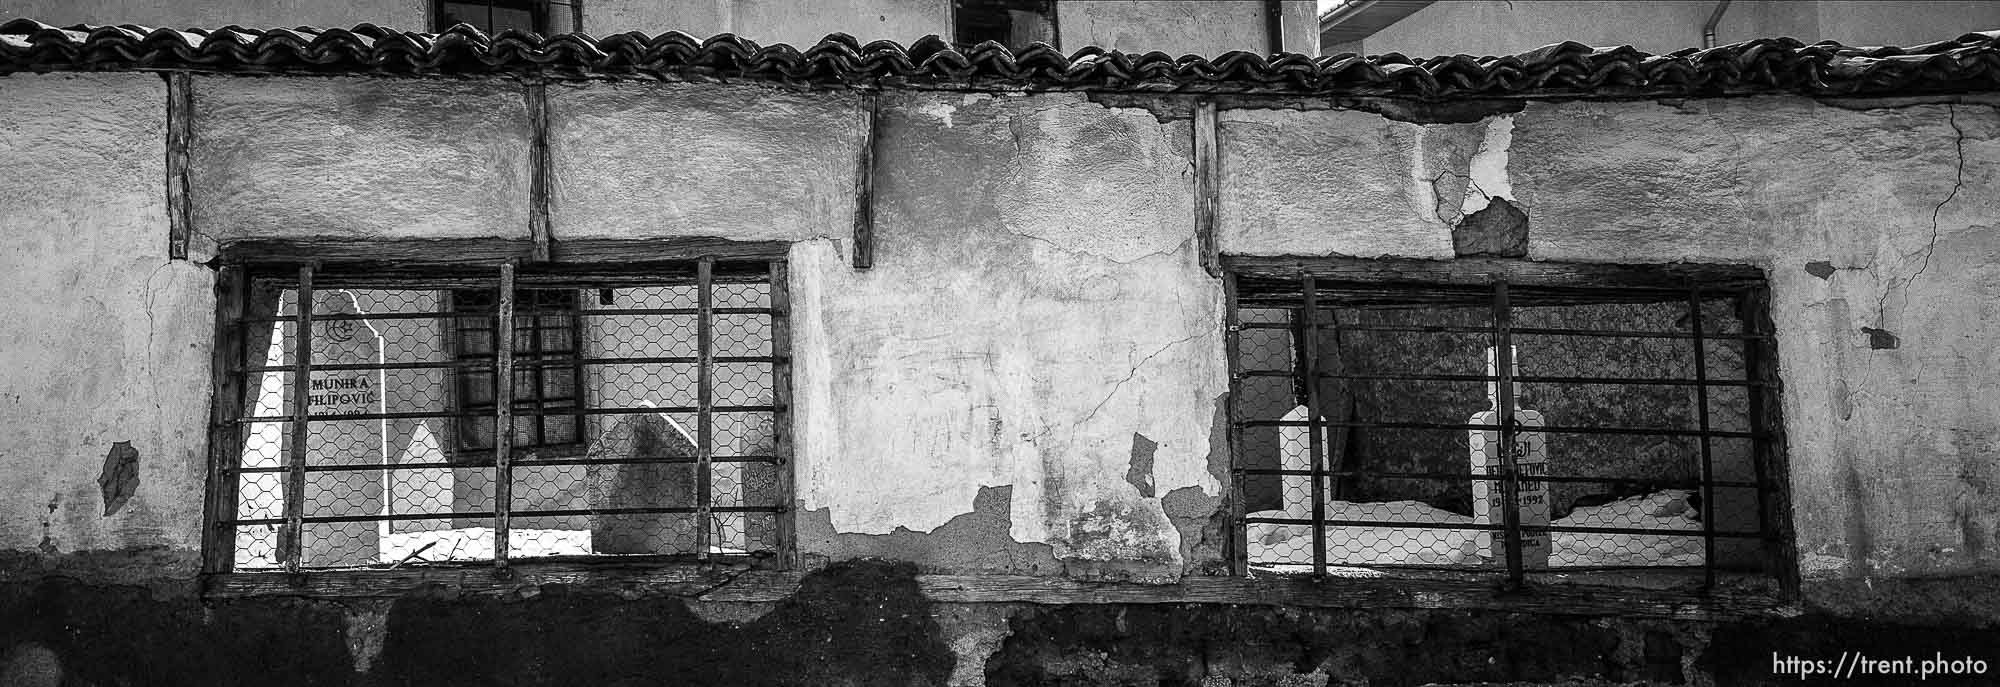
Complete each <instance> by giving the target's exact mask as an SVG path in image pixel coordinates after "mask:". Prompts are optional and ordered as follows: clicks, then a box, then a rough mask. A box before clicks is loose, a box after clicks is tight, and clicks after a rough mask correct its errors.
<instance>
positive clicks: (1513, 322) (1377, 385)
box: [1228, 257, 1787, 584]
mask: <svg viewBox="0 0 2000 687" xmlns="http://www.w3.org/2000/svg"><path fill="white" fill-rule="evenodd" d="M1229 262H1230V265H1231V269H1232V272H1231V274H1230V277H1229V278H1230V282H1229V286H1228V288H1229V290H1230V306H1231V308H1230V322H1229V337H1228V341H1229V351H1230V359H1231V366H1232V367H1231V370H1232V371H1231V380H1232V382H1231V394H1230V399H1231V408H1230V412H1231V420H1232V423H1231V433H1232V437H1231V439H1232V446H1233V447H1234V455H1235V462H1236V468H1237V469H1236V471H1235V475H1236V478H1235V485H1234V493H1235V494H1236V496H1237V501H1238V502H1239V504H1240V505H1239V508H1240V510H1239V511H1238V514H1239V517H1238V527H1237V528H1236V532H1237V535H1238V540H1237V543H1238V546H1237V547H1236V555H1237V561H1238V568H1239V570H1245V571H1257V572H1265V573H1281V574H1283V573H1293V574H1309V575H1314V576H1324V575H1330V574H1332V575H1340V574H1362V575H1374V574H1380V570H1382V569H1400V570H1405V571H1409V572H1408V574H1419V573H1418V572H1417V571H1422V570H1456V571H1483V572H1481V573H1480V574H1491V575H1493V576H1495V577H1502V576H1504V579H1505V580H1507V581H1510V582H1515V583H1518V582H1520V581H1522V580H1523V579H1524V578H1525V577H1527V576H1529V575H1532V574H1539V573H1542V572H1562V573H1575V572H1579V571H1613V570H1617V571H1629V572H1633V573H1635V574H1641V575H1650V574H1655V572H1648V571H1649V570H1656V571H1659V572H1665V573H1667V574H1669V575H1671V576H1673V577H1680V578H1683V579H1684V578H1685V577H1687V576H1690V575H1692V576H1696V577H1698V578H1699V579H1700V580H1701V581H1702V583H1703V584H1713V583H1714V581H1715V578H1716V575H1717V574H1718V573H1732V574H1736V573H1742V574H1748V575H1750V576H1752V577H1755V578H1759V579H1765V578H1770V577H1773V576H1781V575H1782V574H1783V570H1784V569H1785V561H1786V560H1787V556H1786V555H1785V553H1784V551H1783V549H1782V546H1783V544H1784V537H1783V536H1781V533H1782V532H1784V527H1783V521H1784V518H1783V517H1782V516H1781V515H1780V513H1781V512H1782V510H1783V501H1784V494H1783V492H1782V490H1781V489H1780V487H1779V484H1780V482H1779V478H1778V476H1780V475H1782V474H1783V471H1782V469H1781V467H1780V466H1781V458H1782V456H1781V453H1782V452H1781V450H1780V448H1779V447H1780V442H1779V438H1780V437H1779V434H1778V428H1779V427H1780V424H1779V423H1778V422H1777V415H1776V413H1777V407H1778V403H1777V399H1776V395H1775V392H1776V386H1777V384H1776V377H1775V366H1774V364H1773V361H1774V359H1775V354H1774V349H1773V348H1772V339H1771V335H1770V333H1769V331H1770V330H1769V325H1768V323H1767V322H1766V315H1765V305H1764V304H1765V287H1764V285H1763V281H1762V277H1761V275H1760V274H1759V273H1758V272H1757V271H1756V270H1754V269H1749V268H1736V267H1728V266H1690V265H1670V266H1649V267H1638V266H1594V265H1551V264H1545V263H1529V262H1521V261H1498V260H1458V261H1454V262H1429V261H1399V260H1379V261H1369V260H1334V259H1326V260H1288V259H1275V258H1243V257H1238V258H1231V259H1230V261H1229ZM1501 447H1506V448H1505V449H1504V450H1503V449H1502V448H1501Z"/></svg>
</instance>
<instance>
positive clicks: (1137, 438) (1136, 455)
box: [1125, 432, 1160, 498]
mask: <svg viewBox="0 0 2000 687" xmlns="http://www.w3.org/2000/svg"><path fill="white" fill-rule="evenodd" d="M1159 449H1160V444H1159V442H1156V441H1153V440H1152V439H1148V438H1146V435H1144V434H1140V433H1138V432H1133V433H1132V459H1131V462H1130V463H1129V464H1128V466H1127V467H1126V468H1125V482H1126V483H1128V484H1131V485H1132V487H1133V488H1135V489H1138V490H1139V495H1140V496H1144V497H1146V498H1152V497H1153V454H1154V453H1155V452H1157V451H1159Z"/></svg>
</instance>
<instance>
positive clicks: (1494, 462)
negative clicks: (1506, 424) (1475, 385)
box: [1466, 347, 1549, 568]
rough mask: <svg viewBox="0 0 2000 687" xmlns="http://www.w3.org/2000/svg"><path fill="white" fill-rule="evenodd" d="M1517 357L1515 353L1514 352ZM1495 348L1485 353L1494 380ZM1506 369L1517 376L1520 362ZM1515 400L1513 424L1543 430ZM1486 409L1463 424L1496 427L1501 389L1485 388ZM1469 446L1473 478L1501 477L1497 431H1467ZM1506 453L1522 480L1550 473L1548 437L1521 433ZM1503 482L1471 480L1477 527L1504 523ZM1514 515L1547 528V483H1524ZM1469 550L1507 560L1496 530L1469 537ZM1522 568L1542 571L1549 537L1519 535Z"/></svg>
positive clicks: (1535, 416)
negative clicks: (1482, 476) (1478, 476)
mask: <svg viewBox="0 0 2000 687" xmlns="http://www.w3.org/2000/svg"><path fill="white" fill-rule="evenodd" d="M1517 353H1518V352H1517ZM1493 354H1494V349H1493V348H1491V347H1489V348H1487V349H1486V375H1487V376H1489V377H1491V376H1495V374H1496V372H1495V371H1496V370H1498V369H1499V366H1498V365H1496V364H1495V363H1494V361H1493V357H1494V356H1493ZM1513 362H1514V364H1513V365H1511V366H1509V369H1510V370H1511V371H1512V372H1511V373H1512V375H1514V376H1519V375H1520V358H1519V356H1518V355H1516V356H1515V357H1514V361H1513ZM1519 398H1520V397H1519V395H1518V394H1516V395H1515V400H1516V403H1515V404H1514V408H1513V411H1514V413H1513V414H1514V420H1515V422H1517V423H1519V426H1521V427H1542V426H1545V425H1546V424H1547V422H1546V421H1545V420H1544V419H1543V418H1542V414H1541V413H1539V412H1536V411H1533V410H1526V409H1523V408H1521V407H1520V404H1519V402H1518V400H1519ZM1486 402H1487V404H1488V406H1489V407H1488V408H1487V409H1486V410H1482V411H1479V412H1477V413H1474V414H1473V415H1472V419H1470V420H1467V421H1466V424H1471V425H1497V424H1500V385H1499V383H1497V382H1487V383H1486ZM1469 431H1470V432H1471V436H1470V437H1468V439H1469V440H1470V444H1471V446H1472V474H1473V475H1475V476H1477V475H1492V476H1496V477H1497V476H1500V475H1503V474H1505V472H1504V467H1505V463H1504V461H1505V457H1504V456H1502V454H1501V449H1500V431H1499V430H1492V429H1474V430H1469ZM1507 450H1508V451H1509V452H1510V453H1512V454H1513V456H1512V457H1513V460H1514V465H1515V467H1516V469H1517V471H1518V474H1519V475H1520V476H1521V477H1522V478H1523V479H1524V480H1526V479H1531V478H1539V477H1543V476H1546V475H1547V474H1548V466H1549V452H1548V436H1547V435H1546V434H1544V433H1542V432H1519V433H1516V434H1515V435H1514V440H1513V441H1512V442H1509V445H1508V447H1507ZM1503 489H1504V483H1503V482H1502V481H1501V480H1498V479H1475V480H1473V482H1472V521H1473V522H1474V523H1476V524H1480V525H1498V524H1502V523H1504V522H1505V520H1506V518H1505V512H1506V511H1505V510H1504V506H1503V504H1502V501H1503V496H1504V493H1503V491H1502V490H1503ZM1516 496H1517V501H1516V507H1515V512H1516V513H1519V514H1520V522H1521V524H1522V525H1526V526H1541V527H1546V526H1548V524H1549V483H1548V482H1541V481H1532V482H1531V481H1522V482H1521V483H1520V490H1519V491H1518V492H1517V493H1516ZM1471 546H1472V547H1473V549H1474V550H1473V551H1470V552H1468V553H1469V554H1471V555H1473V556H1477V557H1479V558H1481V559H1484V560H1485V561H1487V562H1489V563H1499V562H1503V561H1505V560H1506V559H1507V543H1506V538H1505V536H1504V535H1502V534H1501V533H1499V532H1497V531H1481V532H1479V533H1478V535H1476V536H1474V537H1473V538H1472V543H1471ZM1521 565H1522V566H1523V567H1526V568H1546V567H1548V565H1549V535H1548V533H1547V532H1523V533H1522V534H1521Z"/></svg>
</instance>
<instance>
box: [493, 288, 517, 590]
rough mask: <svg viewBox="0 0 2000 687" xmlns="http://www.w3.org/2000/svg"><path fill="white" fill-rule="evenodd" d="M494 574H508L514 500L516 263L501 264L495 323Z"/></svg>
mask: <svg viewBox="0 0 2000 687" xmlns="http://www.w3.org/2000/svg"><path fill="white" fill-rule="evenodd" d="M493 384H494V390H493V406H494V412H493V572H494V574H495V575H499V576H503V577H504V576H506V575H507V574H508V570H507V562H508V557H509V555H511V554H512V553H513V546H512V545H511V543H510V539H511V535H512V532H511V528H512V523H511V522H510V521H511V520H512V517H511V516H512V511H513V505H514V504H513V499H514V263H513V262H506V263H501V265H500V304H499V308H498V312H496V313H494V322H493Z"/></svg>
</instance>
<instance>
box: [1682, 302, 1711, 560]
mask: <svg viewBox="0 0 2000 687" xmlns="http://www.w3.org/2000/svg"><path fill="white" fill-rule="evenodd" d="M1688 323H1689V325H1690V326H1692V327H1693V328H1694V380H1695V385H1694V396H1695V417H1696V419H1697V420H1699V422H1700V429H1701V436H1700V441H1701V545H1702V565H1701V579H1702V584H1703V585H1705V586H1711V587H1712V586H1714V585H1715V487H1714V486H1713V485H1712V484H1711V483H1712V482H1714V481H1715V455H1714V453H1713V450H1712V449H1711V448H1710V442H1709V436H1708V346H1707V344H1706V343H1705V342H1704V341H1703V339H1702V331H1701V287H1700V286H1695V287H1693V288H1690V289H1688Z"/></svg>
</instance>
